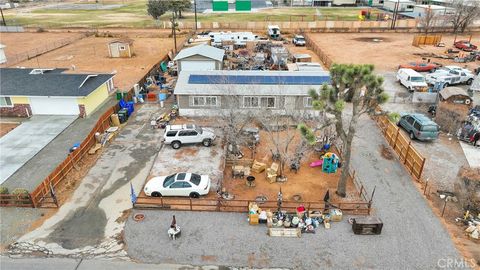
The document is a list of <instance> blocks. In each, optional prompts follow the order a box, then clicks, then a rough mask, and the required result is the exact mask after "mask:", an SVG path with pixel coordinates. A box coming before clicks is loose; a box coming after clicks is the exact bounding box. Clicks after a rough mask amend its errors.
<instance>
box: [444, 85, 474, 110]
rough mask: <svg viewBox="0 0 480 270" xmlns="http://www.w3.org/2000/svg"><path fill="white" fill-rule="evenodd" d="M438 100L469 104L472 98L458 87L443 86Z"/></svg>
mask: <svg viewBox="0 0 480 270" xmlns="http://www.w3.org/2000/svg"><path fill="white" fill-rule="evenodd" d="M440 101H442V102H447V103H450V104H462V105H467V106H471V104H472V98H471V97H470V96H469V95H468V94H467V91H465V90H463V89H462V88H460V87H445V88H444V89H442V90H441V91H440Z"/></svg>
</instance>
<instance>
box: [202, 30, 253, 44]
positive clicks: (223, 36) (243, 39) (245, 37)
mask: <svg viewBox="0 0 480 270" xmlns="http://www.w3.org/2000/svg"><path fill="white" fill-rule="evenodd" d="M206 37H208V38H210V42H211V45H212V46H221V45H222V41H227V40H232V41H233V44H234V45H235V46H246V45H247V41H254V40H257V39H258V36H257V35H255V34H253V33H252V32H210V33H208V34H204V35H198V38H206Z"/></svg>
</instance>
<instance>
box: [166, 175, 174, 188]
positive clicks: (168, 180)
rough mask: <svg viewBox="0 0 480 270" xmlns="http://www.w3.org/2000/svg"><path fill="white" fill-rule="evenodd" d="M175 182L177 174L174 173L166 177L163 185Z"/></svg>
mask: <svg viewBox="0 0 480 270" xmlns="http://www.w3.org/2000/svg"><path fill="white" fill-rule="evenodd" d="M173 182H175V174H172V175H169V176H167V177H165V180H164V181H163V187H168V186H170V185H171V184H172V183H173Z"/></svg>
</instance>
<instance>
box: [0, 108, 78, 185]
mask: <svg viewBox="0 0 480 270" xmlns="http://www.w3.org/2000/svg"><path fill="white" fill-rule="evenodd" d="M76 118H77V116H70V115H46V116H32V118H30V119H29V120H27V121H25V122H23V123H22V124H21V125H20V126H18V127H17V128H15V129H14V130H12V131H10V132H9V133H8V134H6V135H5V136H3V137H2V138H0V149H1V151H2V152H1V155H0V167H1V168H2V170H1V172H0V184H2V183H3V182H5V181H6V180H7V179H8V178H9V177H10V176H11V175H12V174H14V173H15V172H16V171H17V170H18V169H20V168H21V167H22V166H23V165H24V164H25V163H26V162H27V161H29V160H30V159H31V158H32V157H34V156H35V155H36V154H37V153H38V152H39V151H40V150H42V149H43V148H44V147H45V146H46V145H47V144H49V143H50V141H52V140H53V139H54V138H55V137H57V136H58V134H60V133H61V132H62V131H63V130H64V129H66V128H67V127H68V126H69V125H70V124H71V123H72V122H73V121H74V120H75V119H76ZM65 151H68V149H65Z"/></svg>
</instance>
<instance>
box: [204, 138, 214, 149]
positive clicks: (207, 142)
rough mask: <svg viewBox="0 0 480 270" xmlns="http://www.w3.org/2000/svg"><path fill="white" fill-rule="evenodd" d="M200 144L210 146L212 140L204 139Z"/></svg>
mask: <svg viewBox="0 0 480 270" xmlns="http://www.w3.org/2000/svg"><path fill="white" fill-rule="evenodd" d="M202 144H203V146H205V147H210V146H211V145H212V140H210V139H205V140H203V142H202Z"/></svg>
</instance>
